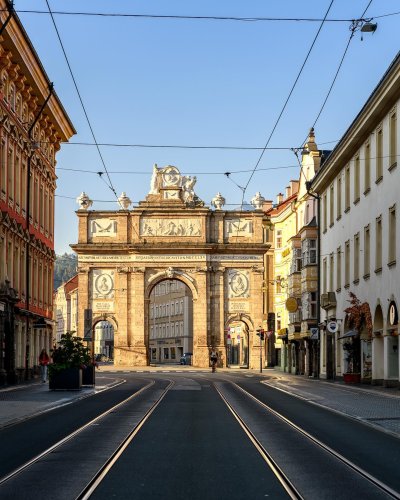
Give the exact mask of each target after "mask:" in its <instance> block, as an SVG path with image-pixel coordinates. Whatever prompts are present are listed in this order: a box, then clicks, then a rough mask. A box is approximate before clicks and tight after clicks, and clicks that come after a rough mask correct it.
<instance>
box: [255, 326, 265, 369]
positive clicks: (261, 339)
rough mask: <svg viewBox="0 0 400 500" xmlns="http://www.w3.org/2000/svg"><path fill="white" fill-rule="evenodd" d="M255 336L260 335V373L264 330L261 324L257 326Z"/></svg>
mask: <svg viewBox="0 0 400 500" xmlns="http://www.w3.org/2000/svg"><path fill="white" fill-rule="evenodd" d="M256 331H257V336H258V337H260V373H262V343H263V340H264V333H265V332H264V330H263V328H262V327H261V326H259V327H258V329H257V330H256Z"/></svg>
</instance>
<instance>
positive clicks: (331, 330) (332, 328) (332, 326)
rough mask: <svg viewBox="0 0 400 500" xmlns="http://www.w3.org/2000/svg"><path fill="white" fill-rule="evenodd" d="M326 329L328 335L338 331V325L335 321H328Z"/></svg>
mask: <svg viewBox="0 0 400 500" xmlns="http://www.w3.org/2000/svg"><path fill="white" fill-rule="evenodd" d="M326 329H327V330H328V332H329V333H336V332H337V331H338V329H339V325H338V324H337V322H336V321H328V323H327V324H326Z"/></svg>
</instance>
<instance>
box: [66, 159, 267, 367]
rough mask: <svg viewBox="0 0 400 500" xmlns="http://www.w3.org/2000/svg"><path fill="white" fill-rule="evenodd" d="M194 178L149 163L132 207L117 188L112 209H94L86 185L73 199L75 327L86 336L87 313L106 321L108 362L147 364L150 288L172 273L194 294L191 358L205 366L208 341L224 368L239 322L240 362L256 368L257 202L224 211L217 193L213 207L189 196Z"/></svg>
mask: <svg viewBox="0 0 400 500" xmlns="http://www.w3.org/2000/svg"><path fill="white" fill-rule="evenodd" d="M195 182H196V178H195V177H193V178H191V177H187V176H183V175H181V174H180V172H179V170H178V169H177V168H176V167H174V166H170V165H169V166H166V167H164V168H158V167H157V166H156V165H155V166H154V168H153V175H152V178H151V185H150V192H149V194H148V195H147V196H146V199H145V200H144V201H142V202H140V203H139V204H138V206H137V207H135V208H132V209H129V205H130V200H129V198H127V196H126V195H124V193H123V195H121V197H120V198H119V202H120V209H119V210H116V211H108V210H107V211H103V210H99V211H97V210H92V209H91V203H92V202H91V200H90V199H89V198H88V197H87V196H86V195H84V193H82V195H81V197H80V198H79V199H78V200H79V203H80V207H81V208H80V209H79V210H78V211H77V212H76V213H77V216H78V221H79V233H78V234H79V235H78V243H77V244H74V245H71V247H72V248H73V250H74V251H75V252H76V253H77V255H78V273H79V319H78V324H79V331H78V334H79V335H80V336H82V337H84V336H86V335H87V332H85V331H84V325H85V315H86V316H87V311H90V312H91V316H92V319H91V321H92V324H95V323H96V322H98V321H101V320H103V319H107V320H108V321H109V322H111V324H112V325H113V326H114V362H115V365H116V366H144V365H147V364H149V362H150V359H149V306H148V304H149V298H150V293H151V291H152V289H153V288H154V287H155V286H156V285H157V284H158V283H160V282H161V281H163V280H172V279H173V280H180V281H182V282H183V283H185V284H186V285H187V286H188V287H189V289H190V291H191V294H192V298H193V357H192V363H193V365H194V366H198V367H206V366H209V350H210V348H211V347H215V348H216V349H217V350H218V351H219V353H220V363H221V364H222V365H223V366H226V365H227V360H228V356H227V352H228V349H229V348H230V347H231V343H232V335H233V337H234V340H233V342H234V341H235V339H236V333H237V332H238V331H239V330H238V328H240V332H241V333H240V334H238V335H237V341H238V342H240V338H242V343H246V344H247V345H246V356H247V359H246V360H245V361H246V363H247V366H248V367H249V368H255V367H258V366H259V357H260V347H259V343H260V340H259V337H258V336H257V335H256V330H257V329H258V328H259V327H260V325H262V324H263V319H265V312H266V311H265V310H264V309H265V303H264V304H263V291H262V290H263V279H264V268H265V259H266V254H267V252H268V250H269V244H267V243H266V242H265V236H264V235H265V226H266V222H267V221H266V217H265V214H264V212H263V210H262V204H258V205H257V203H255V204H254V205H255V209H254V210H253V211H246V212H244V211H241V210H239V209H237V210H224V209H223V208H222V207H223V204H224V199H223V198H222V196H221V195H220V194H218V195H217V196H216V197H215V198H214V200H213V203H212V204H213V206H214V209H211V208H209V207H207V206H205V205H204V203H203V202H202V201H201V200H200V199H199V198H198V197H197V195H196V194H195V192H194V184H195ZM264 302H265V301H264ZM86 324H87V321H86ZM232 325H234V328H232ZM228 361H229V360H228Z"/></svg>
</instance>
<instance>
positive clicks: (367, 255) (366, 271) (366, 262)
mask: <svg viewBox="0 0 400 500" xmlns="http://www.w3.org/2000/svg"><path fill="white" fill-rule="evenodd" d="M369 262H370V234H369V225H368V226H366V227H365V228H364V278H368V277H369V273H370V270H369V265H370V264H369Z"/></svg>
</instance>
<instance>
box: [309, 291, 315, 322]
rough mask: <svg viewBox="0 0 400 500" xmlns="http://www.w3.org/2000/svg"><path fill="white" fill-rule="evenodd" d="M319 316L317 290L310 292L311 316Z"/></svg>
mask: <svg viewBox="0 0 400 500" xmlns="http://www.w3.org/2000/svg"><path fill="white" fill-rule="evenodd" d="M316 317H317V292H311V293H310V318H316Z"/></svg>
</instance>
